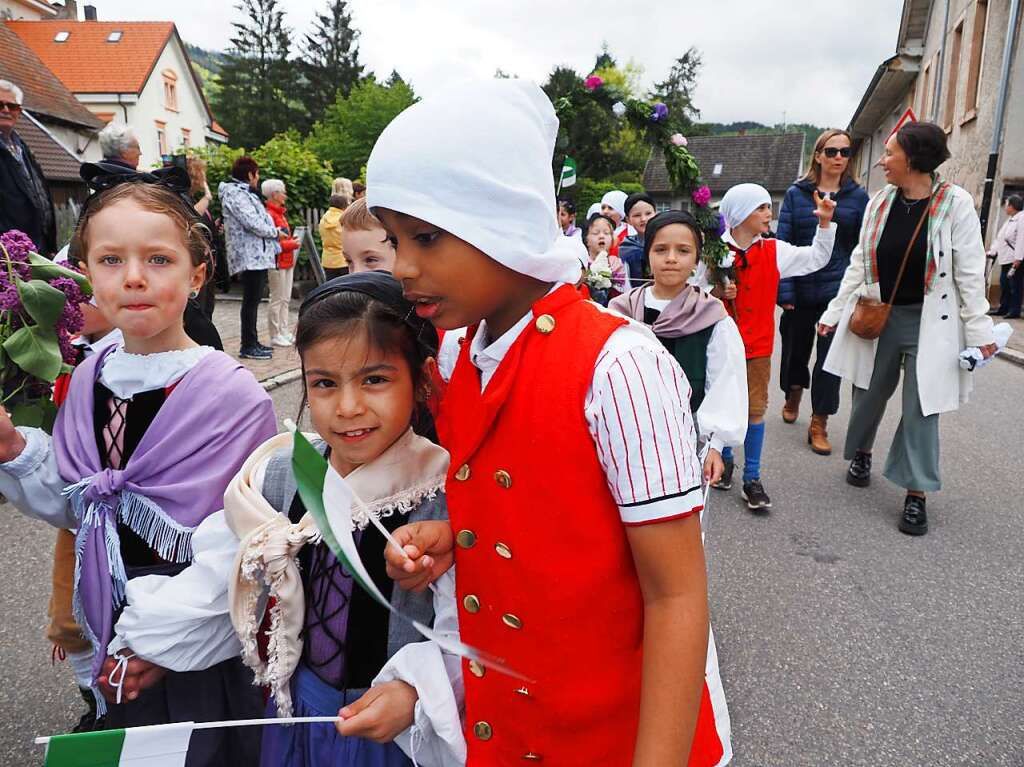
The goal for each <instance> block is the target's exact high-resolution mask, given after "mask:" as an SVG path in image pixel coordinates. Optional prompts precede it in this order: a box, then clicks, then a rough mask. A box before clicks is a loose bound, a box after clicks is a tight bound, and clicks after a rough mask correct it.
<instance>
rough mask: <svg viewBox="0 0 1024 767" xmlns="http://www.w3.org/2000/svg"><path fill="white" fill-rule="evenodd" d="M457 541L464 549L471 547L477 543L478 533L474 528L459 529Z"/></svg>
mask: <svg viewBox="0 0 1024 767" xmlns="http://www.w3.org/2000/svg"><path fill="white" fill-rule="evenodd" d="M455 542H456V543H458V544H459V546H461V547H462V548H464V549H471V548H473V547H474V546H475V545H476V533H474V532H473V531H472V530H459V532H458V534H457V535H456V536H455Z"/></svg>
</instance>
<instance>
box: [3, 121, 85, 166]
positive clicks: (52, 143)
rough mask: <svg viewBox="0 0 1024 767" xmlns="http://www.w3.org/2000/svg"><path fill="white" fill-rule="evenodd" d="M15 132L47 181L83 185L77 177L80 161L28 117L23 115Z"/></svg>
mask: <svg viewBox="0 0 1024 767" xmlns="http://www.w3.org/2000/svg"><path fill="white" fill-rule="evenodd" d="M15 131H16V132H17V134H18V135H19V136H21V140H22V141H24V142H25V144H27V145H28V148H29V149H31V150H32V154H33V155H34V156H35V158H36V162H38V163H39V167H40V168H42V169H43V176H44V177H45V178H46V180H47V181H76V182H78V183H84V182H83V181H82V177H81V176H80V175H79V169H80V168H81V167H82V161H81V160H79V159H78V158H77V157H75V156H74V155H73V154H71V153H70V152H69V151H68V150H67V149H65V148H64V147H63V146H62V145H61V144H60V143H59V142H58V141H56V140H55V139H54V138H53V137H52V136H51V135H50V134H49V133H47V132H46V131H45V130H43V128H41V127H40V126H39V124H37V123H36V121H35V120H33V119H32V118H31V117H30V116H29V115H27V114H26V115H23V117H22V119H20V120H18V124H17V126H16V127H15Z"/></svg>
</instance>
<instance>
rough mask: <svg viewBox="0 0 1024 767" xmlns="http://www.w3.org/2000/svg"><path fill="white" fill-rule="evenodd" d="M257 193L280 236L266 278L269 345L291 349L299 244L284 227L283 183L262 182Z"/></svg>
mask: <svg viewBox="0 0 1024 767" xmlns="http://www.w3.org/2000/svg"><path fill="white" fill-rule="evenodd" d="M260 191H261V192H263V197H264V199H265V200H266V203H265V204H266V207H267V213H269V214H270V217H271V218H272V219H274V226H276V227H277V231H278V232H280V233H281V234H280V238H279V239H280V243H281V252H280V253H278V254H277V268H276V269H271V270H270V271H269V272H268V274H267V276H268V277H269V281H270V308H269V311H268V312H267V325H268V327H269V329H270V343H272V344H273V345H274V346H291V345H292V344H293V343H294V342H295V338H294V336H292V334H291V332H290V331H289V330H288V325H289V316H288V307H289V302H290V300H291V297H292V278H293V277H294V275H295V253H296V251H297V250H298V249H299V241H298V240H296V239H293V238H292V230H291V227H290V226H289V225H288V216H287V210H286V209H285V202H287V200H288V191H287V189H286V188H285V184H284V182H283V181H282V180H281V179H279V178H268V179H267V180H266V181H264V182H263V185H262V186H261V187H260Z"/></svg>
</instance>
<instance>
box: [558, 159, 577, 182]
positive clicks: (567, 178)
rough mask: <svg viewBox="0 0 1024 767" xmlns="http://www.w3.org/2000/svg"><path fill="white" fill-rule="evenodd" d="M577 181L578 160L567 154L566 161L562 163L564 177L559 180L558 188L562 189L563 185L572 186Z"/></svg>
mask: <svg viewBox="0 0 1024 767" xmlns="http://www.w3.org/2000/svg"><path fill="white" fill-rule="evenodd" d="M575 183H576V161H575V160H574V159H572V158H571V157H569V156H566V158H565V161H564V162H563V163H562V178H561V179H560V180H559V182H558V188H559V189H561V188H562V187H563V186H572V185H573V184H575Z"/></svg>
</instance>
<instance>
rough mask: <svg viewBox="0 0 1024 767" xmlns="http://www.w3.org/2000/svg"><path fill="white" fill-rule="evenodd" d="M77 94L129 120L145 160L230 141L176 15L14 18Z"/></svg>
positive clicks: (97, 110) (151, 162)
mask: <svg viewBox="0 0 1024 767" xmlns="http://www.w3.org/2000/svg"><path fill="white" fill-rule="evenodd" d="M4 25H5V26H6V27H7V29H8V30H10V31H11V32H13V33H14V34H16V35H17V36H18V38H19V39H20V40H21V41H22V42H23V43H24V44H25V46H27V47H28V48H30V49H31V51H32V52H33V53H34V54H35V55H36V56H37V57H38V58H39V60H40V61H41V62H42V64H43V65H45V67H46V68H47V69H49V70H50V71H51V72H52V73H53V74H54V75H55V76H56V77H57V78H58V79H59V80H60V81H61V83H62V84H63V85H64V86H65V87H66V88H67V89H68V90H69V91H71V92H72V93H73V94H74V95H75V97H76V99H77V100H78V101H79V102H80V103H81V104H82V105H84V106H85V107H87V108H88V109H89V111H91V112H92V113H93V114H94V115H95V116H96V117H97V118H99V119H100V120H102V121H103V122H110V121H118V122H125V123H127V124H129V125H131V126H132V128H134V129H135V132H136V134H137V135H138V137H139V143H140V146H141V148H142V159H141V160H140V167H152V166H157V165H160V164H161V162H162V158H163V157H166V156H167V155H170V154H173V153H174V152H176V151H179V150H180V149H182V148H187V147H192V146H203V145H205V144H206V143H207V142H216V143H223V142H226V141H227V133H226V132H225V131H224V129H223V128H221V127H220V126H219V125H217V124H216V121H215V120H214V119H213V114H212V112H211V111H210V106H209V104H208V103H207V101H206V96H205V94H204V93H203V88H202V84H201V82H200V80H199V77H198V75H197V74H196V73H195V71H194V70H193V68H192V62H191V61H190V60H189V56H188V53H187V51H186V49H185V46H184V44H183V43H182V40H181V37H180V36H179V35H178V31H177V28H176V27H175V25H174V24H173V23H172V22H169V21H156V22H147V21H95V20H88V21H71V20H67V19H56V20H40V21H7V22H5V23H4Z"/></svg>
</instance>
